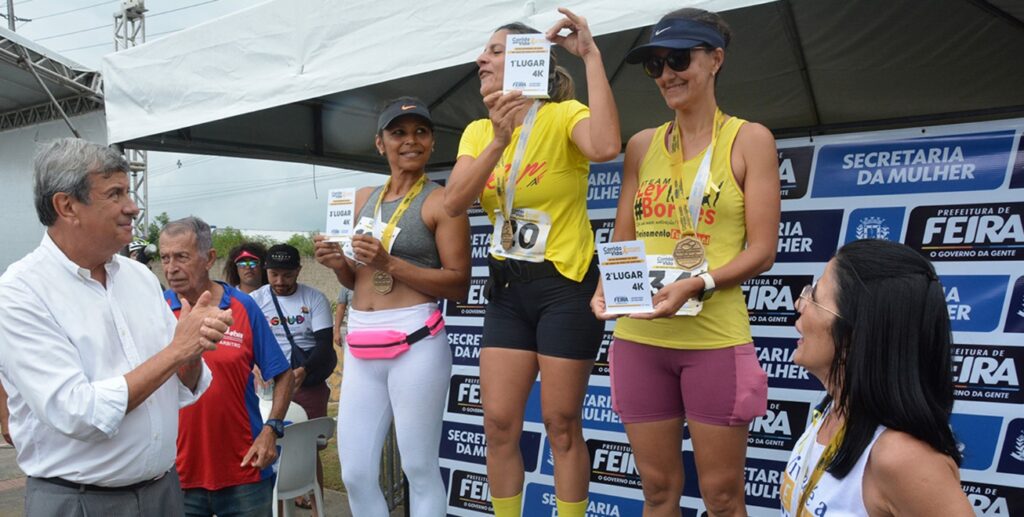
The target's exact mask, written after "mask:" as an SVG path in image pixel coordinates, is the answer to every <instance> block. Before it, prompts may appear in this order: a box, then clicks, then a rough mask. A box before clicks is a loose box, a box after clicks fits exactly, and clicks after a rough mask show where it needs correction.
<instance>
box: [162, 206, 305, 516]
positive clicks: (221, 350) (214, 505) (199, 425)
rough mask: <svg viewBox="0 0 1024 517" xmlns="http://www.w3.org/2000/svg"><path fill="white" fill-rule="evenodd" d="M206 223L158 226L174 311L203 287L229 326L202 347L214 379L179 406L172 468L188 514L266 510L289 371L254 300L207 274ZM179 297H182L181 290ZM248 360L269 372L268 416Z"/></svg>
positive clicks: (211, 254)
mask: <svg viewBox="0 0 1024 517" xmlns="http://www.w3.org/2000/svg"><path fill="white" fill-rule="evenodd" d="M216 255H217V253H216V251H214V250H213V249H212V237H211V233H210V226H209V225H207V224H206V223H205V222H203V220H202V219H199V218H197V217H186V218H184V219H180V220H177V221H173V222H171V223H169V224H167V226H165V227H164V229H163V231H162V232H161V233H160V261H161V263H162V264H163V268H164V275H165V276H166V277H167V283H168V285H170V289H168V290H167V291H165V292H164V297H165V298H166V299H167V303H168V304H170V306H171V309H172V310H173V311H174V313H175V315H177V314H178V311H179V310H180V309H181V301H180V300H181V298H184V299H186V300H188V301H189V302H190V303H195V300H196V299H197V298H198V296H199V295H200V294H201V293H202V292H203V291H207V290H208V291H210V293H211V294H212V295H213V297H212V298H213V299H214V300H220V308H221V309H230V310H231V315H232V317H233V318H234V323H233V324H232V325H231V328H229V329H228V331H227V332H225V333H224V338H223V339H222V340H221V341H220V342H219V343H217V349H216V350H214V351H212V352H207V353H206V354H205V355H204V359H205V361H206V364H207V365H209V367H210V370H211V371H212V373H213V382H212V383H211V384H210V387H209V389H207V391H206V393H205V394H204V395H203V397H202V398H201V399H200V400H199V402H197V403H196V404H194V405H192V406H189V407H186V408H183V409H182V410H181V412H180V422H179V430H178V457H177V467H178V475H179V477H180V478H181V488H182V490H183V492H184V495H185V513H186V515H188V516H189V517H192V516H200V515H201V516H209V515H214V514H216V515H218V516H219V517H228V516H243V515H244V516H257V515H259V516H264V515H265V516H269V515H271V508H272V506H271V505H272V503H273V491H274V472H273V469H272V464H273V463H274V460H275V459H277V438H280V437H281V436H283V435H284V424H283V422H282V418H284V415H285V411H286V410H287V409H288V403H289V399H290V397H291V387H292V383H293V380H292V371H291V367H290V365H289V363H288V360H287V359H286V358H285V356H284V353H283V352H282V351H281V347H280V346H279V345H278V344H277V340H276V339H275V338H274V334H273V333H272V332H271V330H270V326H269V325H268V324H267V321H266V318H264V317H263V313H262V312H261V311H260V308H259V306H257V305H256V303H255V302H254V301H253V300H252V298H250V297H249V295H247V294H245V293H243V292H241V291H239V290H237V289H235V288H233V287H231V286H229V285H227V284H225V283H222V282H214V281H213V280H211V279H210V267H212V266H213V263H214V260H215V259H216ZM179 297H180V298H179ZM253 366H258V367H259V371H260V372H262V376H263V379H264V380H269V379H271V378H273V380H274V399H273V406H272V409H271V410H270V418H268V419H267V421H266V422H264V421H263V418H262V417H261V416H260V411H259V401H258V399H257V397H256V392H255V390H254V389H253V373H252V372H253Z"/></svg>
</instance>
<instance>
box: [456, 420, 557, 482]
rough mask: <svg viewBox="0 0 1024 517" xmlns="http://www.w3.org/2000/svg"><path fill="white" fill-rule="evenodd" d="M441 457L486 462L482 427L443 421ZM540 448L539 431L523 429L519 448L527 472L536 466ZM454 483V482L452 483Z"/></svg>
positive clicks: (485, 446)
mask: <svg viewBox="0 0 1024 517" xmlns="http://www.w3.org/2000/svg"><path fill="white" fill-rule="evenodd" d="M441 437H442V438H441V450H440V452H441V457H442V458H445V459H449V460H455V461H464V462H467V463H476V464H477V465H486V464H487V437H486V436H485V435H484V428H483V426H480V425H475V424H463V423H460V422H449V421H445V422H444V423H443V424H442V428H441ZM538 449H540V433H537V432H534V431H523V434H522V436H521V437H520V438H519V450H520V451H521V452H522V454H523V465H525V466H526V471H527V472H533V471H534V470H535V469H536V468H537V452H538ZM453 484H454V483H453Z"/></svg>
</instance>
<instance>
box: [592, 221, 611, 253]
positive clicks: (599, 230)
mask: <svg viewBox="0 0 1024 517" xmlns="http://www.w3.org/2000/svg"><path fill="white" fill-rule="evenodd" d="M590 228H591V229H592V230H594V253H597V246H598V245H599V244H607V243H609V242H611V241H612V232H613V231H615V219H591V220H590Z"/></svg>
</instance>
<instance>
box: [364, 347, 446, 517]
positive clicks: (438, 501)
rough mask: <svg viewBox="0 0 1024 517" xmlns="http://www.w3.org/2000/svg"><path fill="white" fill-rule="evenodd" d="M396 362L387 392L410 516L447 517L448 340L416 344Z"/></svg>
mask: <svg viewBox="0 0 1024 517" xmlns="http://www.w3.org/2000/svg"><path fill="white" fill-rule="evenodd" d="M394 362H395V364H394V366H393V367H392V368H391V371H390V373H389V374H388V391H389V392H390V395H391V407H392V410H393V412H394V415H395V433H396V435H397V439H398V450H399V452H400V453H401V456H402V470H404V471H405V475H406V477H407V478H408V479H409V492H410V498H409V502H408V504H409V514H410V515H411V516H412V517H434V516H439V515H444V514H445V513H446V512H447V508H448V501H447V499H446V494H445V490H444V480H443V479H441V470H440V461H439V459H438V449H439V447H440V444H441V425H442V421H443V417H444V407H445V402H446V395H447V393H448V382H449V379H450V378H451V372H452V355H451V349H450V348H449V347H448V338H447V335H446V334H445V333H444V332H440V333H438V334H437V335H436V336H433V337H430V338H427V339H425V340H422V341H420V342H418V343H416V344H414V345H413V346H412V348H411V349H410V350H409V351H408V352H406V353H405V354H403V355H402V356H400V357H398V358H397V359H395V361H394ZM355 515H359V514H355Z"/></svg>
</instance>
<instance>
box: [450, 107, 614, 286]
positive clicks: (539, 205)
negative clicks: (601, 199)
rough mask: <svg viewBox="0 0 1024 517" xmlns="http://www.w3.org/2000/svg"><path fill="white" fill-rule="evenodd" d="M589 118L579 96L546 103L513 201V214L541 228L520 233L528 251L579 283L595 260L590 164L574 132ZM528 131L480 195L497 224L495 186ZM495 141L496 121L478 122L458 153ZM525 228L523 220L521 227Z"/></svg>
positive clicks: (506, 152) (515, 138)
mask: <svg viewBox="0 0 1024 517" xmlns="http://www.w3.org/2000/svg"><path fill="white" fill-rule="evenodd" d="M589 116H590V108H588V107H587V106H586V105H584V104H582V103H580V102H579V101H575V100H570V101H564V102H545V103H544V104H542V105H541V107H540V109H539V110H538V111H537V117H536V120H535V121H534V125H533V130H532V131H531V133H530V136H529V140H528V141H527V143H526V151H525V153H524V155H523V160H522V165H521V166H520V168H521V170H520V172H519V176H518V178H517V179H516V188H515V197H514V199H513V202H512V208H513V210H514V211H516V212H515V213H513V217H514V218H515V217H519V218H521V219H519V218H517V221H528V222H530V223H533V224H534V225H535V228H534V230H536V231H525V230H524V232H518V231H517V238H520V239H522V240H523V241H524V242H525V243H526V244H528V246H524V253H531V252H532V253H535V254H536V257H535V258H536V259H537V260H538V261H539V260H542V259H543V260H549V261H551V262H552V263H553V264H554V265H555V268H556V269H558V272H559V273H561V274H562V275H563V276H565V277H566V278H569V279H572V280H574V281H576V282H579V281H581V280H583V276H584V275H585V274H586V272H587V268H588V267H589V266H590V261H591V259H592V258H593V255H594V232H593V230H592V229H591V228H590V218H589V217H588V216H587V186H588V180H589V174H590V162H589V161H588V160H587V158H586V156H584V155H583V153H582V152H580V150H579V149H578V148H577V147H576V144H575V143H574V142H573V141H572V130H573V128H574V127H576V124H577V123H578V122H579V121H581V120H583V119H585V118H587V117H589ZM522 129H523V128H522V126H519V127H517V128H516V129H515V131H514V132H513V133H512V142H511V143H510V144H509V145H508V147H506V148H505V150H504V151H503V152H502V155H501V159H500V160H499V161H498V163H497V165H495V167H494V170H493V171H492V172H491V177H490V178H489V179H488V180H487V185H486V186H485V187H484V191H483V193H482V194H481V195H480V206H481V207H482V208H483V210H484V212H485V213H487V217H488V218H489V219H490V220H491V224H494V221H495V217H496V215H495V211H496V210H498V206H499V205H498V199H497V195H496V192H495V185H496V184H497V182H499V181H500V182H502V184H504V182H505V180H506V179H507V178H508V172H509V169H511V168H512V160H513V155H514V154H515V148H516V143H517V142H518V141H519V134H520V132H521V131H522ZM493 139H494V128H493V126H492V125H491V121H490V119H480V120H475V121H473V122H471V123H470V124H469V125H468V126H466V131H465V132H463V133H462V141H461V142H459V153H458V156H472V157H473V158H476V157H477V156H480V153H481V152H483V150H484V148H486V147H487V144H489V143H491V140H493ZM517 214H518V215H517ZM520 227H523V224H522V223H521V222H520V223H517V226H516V228H517V229H518V228H520ZM537 228H539V229H537ZM497 258H499V259H500V258H501V257H497Z"/></svg>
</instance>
